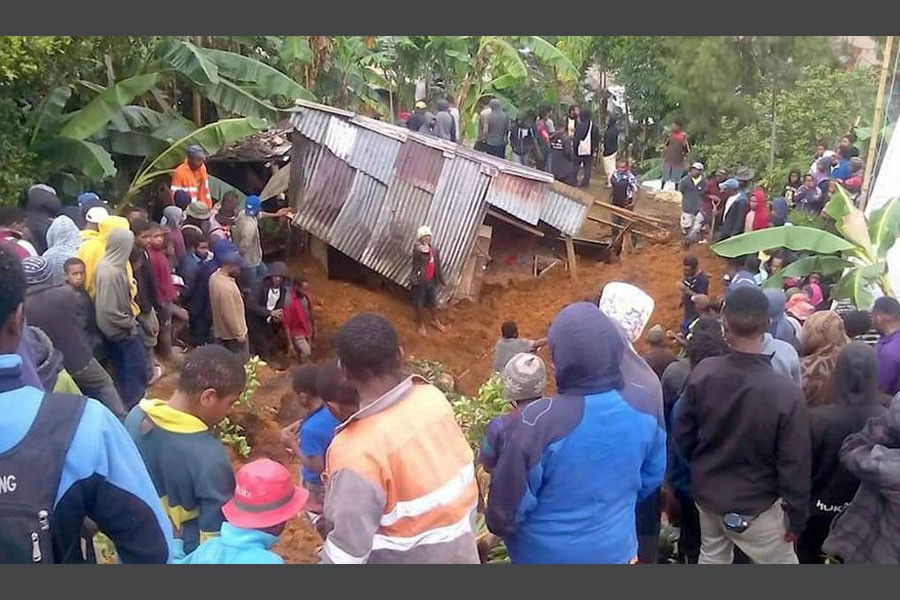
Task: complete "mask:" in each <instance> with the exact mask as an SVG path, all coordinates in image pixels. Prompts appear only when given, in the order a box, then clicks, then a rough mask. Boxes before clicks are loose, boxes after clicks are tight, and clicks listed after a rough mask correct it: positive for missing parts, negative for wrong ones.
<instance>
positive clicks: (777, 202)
mask: <svg viewBox="0 0 900 600" xmlns="http://www.w3.org/2000/svg"><path fill="white" fill-rule="evenodd" d="M770 220H771V222H772V227H781V226H783V225H787V223H788V203H787V200H786V199H785V198H772V211H771V214H770Z"/></svg>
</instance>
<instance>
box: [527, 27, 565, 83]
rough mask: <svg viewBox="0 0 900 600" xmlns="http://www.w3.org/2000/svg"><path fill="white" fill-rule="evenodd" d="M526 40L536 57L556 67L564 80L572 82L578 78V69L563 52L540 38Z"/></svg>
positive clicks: (532, 37)
mask: <svg viewBox="0 0 900 600" xmlns="http://www.w3.org/2000/svg"><path fill="white" fill-rule="evenodd" d="M525 40H526V43H527V44H528V47H529V48H531V50H532V51H533V52H534V55H535V56H536V57H537V58H538V59H539V60H540V61H542V62H544V63H546V64H548V65H551V66H552V67H554V68H555V69H556V70H557V72H558V73H559V76H560V77H561V78H562V79H566V80H572V79H576V78H577V77H578V69H577V68H575V65H574V64H572V61H571V60H569V57H568V56H566V55H565V53H564V52H563V51H562V50H560V49H559V48H557V47H556V46H554V45H553V44H551V43H550V42H548V41H547V40H545V39H544V38H542V37H539V36H528V37H526V38H525Z"/></svg>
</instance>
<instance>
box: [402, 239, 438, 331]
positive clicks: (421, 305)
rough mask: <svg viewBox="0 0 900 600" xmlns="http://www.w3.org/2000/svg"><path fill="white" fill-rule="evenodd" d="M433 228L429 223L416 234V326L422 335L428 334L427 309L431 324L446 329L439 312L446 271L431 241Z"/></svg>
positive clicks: (414, 280) (413, 295)
mask: <svg viewBox="0 0 900 600" xmlns="http://www.w3.org/2000/svg"><path fill="white" fill-rule="evenodd" d="M431 238H432V233H431V228H430V227H428V226H427V225H423V226H422V227H419V231H418V233H417V234H416V247H415V250H413V264H412V274H411V275H410V284H411V285H412V300H413V306H414V307H415V309H416V326H417V327H418V329H419V333H420V334H421V335H427V333H428V332H427V331H426V329H425V314H424V313H425V309H426V308H427V309H428V311H429V312H430V313H431V324H432V325H434V326H435V328H436V329H437V330H438V331H441V332H443V331H446V328H445V327H444V324H443V323H441V321H440V319H439V318H438V314H437V292H438V288H439V287H443V286H444V285H445V282H444V273H443V272H442V270H441V260H440V258H439V257H438V252H437V249H436V248H435V247H434V245H433V244H432V243H431Z"/></svg>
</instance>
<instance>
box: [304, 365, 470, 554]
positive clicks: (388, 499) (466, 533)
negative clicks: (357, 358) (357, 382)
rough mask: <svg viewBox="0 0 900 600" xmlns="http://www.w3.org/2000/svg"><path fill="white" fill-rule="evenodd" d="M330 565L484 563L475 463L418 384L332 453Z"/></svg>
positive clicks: (346, 435) (430, 390) (354, 429)
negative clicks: (478, 528)
mask: <svg viewBox="0 0 900 600" xmlns="http://www.w3.org/2000/svg"><path fill="white" fill-rule="evenodd" d="M325 482H326V494H325V503H324V504H325V508H324V515H323V516H324V521H325V522H326V523H327V525H326V533H327V537H326V539H325V545H324V546H323V548H322V553H321V557H320V558H321V562H322V563H326V564H334V563H338V564H362V563H373V564H376V563H380V564H384V563H388V564H404V563H405V564H422V563H439V564H447V563H451V564H452V563H463V564H473V563H478V562H479V560H478V551H477V550H476V546H475V510H476V505H477V501H478V487H477V484H476V482H475V470H474V455H473V453H472V450H471V449H470V448H469V445H468V443H467V442H466V439H465V436H464V435H463V433H462V431H461V430H460V428H459V425H457V423H456V420H455V419H454V417H453V411H452V410H451V408H450V404H449V402H447V399H446V398H445V397H444V395H443V394H442V393H441V392H440V391H439V390H438V389H437V388H435V387H434V386H432V385H430V384H428V383H427V382H426V381H425V380H424V379H422V378H420V377H417V376H413V377H410V378H408V379H406V380H404V381H403V382H402V383H400V384H399V385H398V386H397V387H395V388H394V389H393V390H391V391H389V392H388V393H387V394H385V395H384V396H382V397H381V398H379V399H378V400H376V401H375V402H373V403H372V404H370V405H368V406H366V407H365V408H363V409H361V410H360V411H359V412H357V413H356V414H355V415H353V416H352V417H351V418H350V419H348V420H347V421H346V422H344V423H342V424H341V425H340V426H339V427H338V429H337V434H336V435H335V438H334V440H333V441H332V443H331V446H330V447H329V448H328V452H327V455H326V475H325Z"/></svg>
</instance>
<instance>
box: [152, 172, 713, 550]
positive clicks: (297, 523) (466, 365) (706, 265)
mask: <svg viewBox="0 0 900 600" xmlns="http://www.w3.org/2000/svg"><path fill="white" fill-rule="evenodd" d="M595 181H598V180H595ZM591 191H592V192H593V191H595V185H593V184H592V186H591ZM596 191H597V192H598V195H600V194H602V193H603V191H602V184H600V185H599V186H597V189H596ZM638 207H639V210H640V212H646V213H647V214H652V215H654V216H658V217H662V218H665V219H667V220H671V222H673V223H675V224H677V211H678V207H673V206H671V205H668V204H663V203H655V202H654V201H653V200H652V199H650V198H649V197H648V198H647V199H646V200H645V199H643V198H642V199H640V200H639V204H638ZM692 252H693V253H694V254H695V255H696V256H697V257H698V258H699V259H700V261H701V266H702V268H703V269H704V270H706V271H707V273H709V274H710V279H711V282H712V283H711V286H712V289H711V293H712V295H713V296H718V295H719V294H721V291H722V274H723V272H722V263H721V262H720V261H719V260H718V259H715V258H713V257H712V255H711V254H710V253H709V250H708V248H707V247H705V246H699V247H696V248H695V249H694V250H692ZM683 256H684V253H683V251H682V250H681V248H680V246H679V244H678V243H677V241H674V242H671V243H669V244H664V245H649V246H645V247H642V248H641V249H639V250H637V251H634V252H631V253H626V254H624V255H623V256H622V257H621V260H620V261H619V262H618V263H616V264H605V263H591V262H585V261H581V262H580V263H579V266H578V278H577V279H574V280H573V279H571V278H570V277H569V275H568V273H567V272H566V271H564V270H562V269H556V270H554V271H552V272H550V273H548V274H547V275H546V276H545V277H542V278H540V279H536V280H535V279H526V280H512V281H509V282H508V283H506V284H503V285H501V284H486V285H485V287H484V288H483V291H482V297H481V301H480V302H479V303H477V304H475V303H471V302H462V303H460V304H458V305H456V306H453V307H450V308H448V309H447V310H446V311H445V312H444V319H445V322H446V323H447V324H448V325H449V329H448V331H447V332H446V333H445V334H441V333H439V332H437V331H435V330H430V331H429V333H428V336H427V337H421V336H420V335H418V334H417V333H416V332H415V326H414V324H413V321H412V310H411V307H410V305H409V301H408V299H407V298H406V297H405V296H404V295H403V294H400V293H396V292H390V291H385V290H372V289H366V288H364V287H361V286H358V285H355V284H350V283H346V282H341V281H329V280H328V279H327V277H326V276H325V273H324V271H323V269H322V268H321V266H320V264H319V263H318V262H316V261H315V260H314V259H312V258H311V257H310V256H308V255H306V256H302V257H300V258H298V259H296V260H294V261H292V263H291V269H292V271H293V272H294V273H300V272H302V273H303V274H304V275H305V276H306V277H307V278H308V280H309V282H310V286H311V289H312V292H313V294H314V295H315V297H316V298H317V301H318V302H319V303H320V306H319V307H318V309H317V319H318V323H319V339H318V340H317V343H316V347H315V357H314V358H315V359H316V360H327V359H329V358H331V357H332V356H333V353H334V347H333V343H332V338H333V336H334V334H335V333H336V331H337V330H338V329H339V328H340V326H341V325H342V324H343V323H344V322H345V321H347V320H348V319H349V318H350V317H351V316H353V315H355V314H357V313H359V312H363V311H370V312H377V313H380V314H383V315H384V316H386V317H387V318H389V319H390V320H391V321H392V322H393V323H394V325H395V327H396V328H397V331H398V333H399V335H400V339H401V343H402V345H403V348H404V351H405V353H406V355H407V357H420V358H427V359H431V360H437V361H440V362H442V363H443V364H444V365H445V366H446V367H447V369H448V370H449V371H450V372H451V373H453V374H454V375H455V376H456V377H457V378H458V382H459V387H460V389H461V390H462V391H463V393H468V394H474V393H476V392H477V390H478V387H479V386H480V385H481V384H482V383H483V382H484V381H485V380H486V379H487V378H488V377H489V376H490V372H491V363H492V360H493V347H494V344H495V342H496V341H497V338H498V337H499V335H500V325H501V324H502V323H503V322H504V321H507V320H514V321H516V322H517V323H518V325H519V331H520V332H521V335H522V336H523V337H543V336H544V335H546V332H547V329H548V327H549V325H550V323H551V322H552V320H553V317H554V316H555V315H556V314H557V313H558V312H559V311H560V310H561V309H562V308H563V307H565V306H566V305H567V304H569V303H571V302H575V301H579V300H586V299H589V300H595V299H596V297H597V295H598V293H599V291H600V290H601V289H602V287H603V286H604V285H605V284H606V283H608V282H610V281H624V282H627V283H632V284H634V285H637V286H638V287H640V288H642V289H643V290H645V291H646V292H647V293H648V294H650V295H651V296H652V297H653V298H654V299H655V300H656V308H655V310H654V312H653V317H652V320H651V324H655V323H661V324H662V325H663V327H665V328H667V329H673V330H674V329H676V328H677V327H678V326H679V324H680V323H681V319H682V311H681V309H680V308H679V307H678V303H679V300H680V296H679V292H678V291H677V289H676V284H677V283H678V281H679V280H680V277H681V261H682V258H683ZM637 347H638V349H639V350H640V349H643V347H644V344H643V342H642V341H639V342H638V344H637ZM544 353H545V354H544V356H543V358H544V360H545V361H547V362H548V364H549V360H550V357H549V355H547V353H546V351H544ZM261 382H262V385H261V386H260V388H259V389H258V390H257V393H256V395H255V397H254V399H253V406H252V408H251V409H249V410H245V409H240V410H239V411H237V413H236V414H235V415H234V416H233V420H234V421H235V422H237V423H239V424H241V425H242V426H244V427H245V429H246V431H247V438H248V442H249V443H250V445H251V446H252V453H251V456H250V459H251V460H252V459H255V458H261V457H268V458H271V459H273V460H277V461H279V462H282V463H283V464H285V465H287V466H288V468H289V469H290V470H291V471H292V472H293V473H295V476H297V475H299V470H300V465H299V461H297V459H296V458H294V457H291V456H289V455H288V454H287V453H286V452H285V451H284V449H283V447H282V445H281V442H280V440H279V434H280V430H281V427H282V426H284V425H286V424H288V423H290V422H291V421H292V420H294V419H296V418H298V417H299V413H298V412H297V410H296V408H295V407H294V406H293V404H292V402H291V401H290V397H291V396H290V381H289V375H288V374H287V373H286V372H274V371H272V370H271V369H268V368H264V369H262V373H261ZM172 386H173V377H172V376H171V375H169V376H167V377H165V378H163V380H162V381H160V382H159V383H158V384H157V385H156V386H154V389H153V393H154V395H155V396H156V397H161V398H166V397H168V394H169V393H170V392H171V388H172ZM241 462H243V461H241V460H238V459H235V461H234V463H235V466H236V467H237V466H238V465H239V464H240V463H241ZM320 544H321V541H320V540H319V538H318V536H317V535H316V534H315V533H314V532H313V531H311V530H310V528H309V526H308V525H307V524H306V521H305V519H295V520H294V521H293V522H292V523H291V524H290V525H289V527H288V529H287V531H286V532H285V534H284V535H283V537H282V540H281V542H280V543H279V545H278V547H277V550H278V551H279V552H280V553H281V554H282V556H284V558H285V560H286V561H287V562H290V563H311V562H316V556H315V552H316V550H317V548H318V546H319V545H320Z"/></svg>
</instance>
